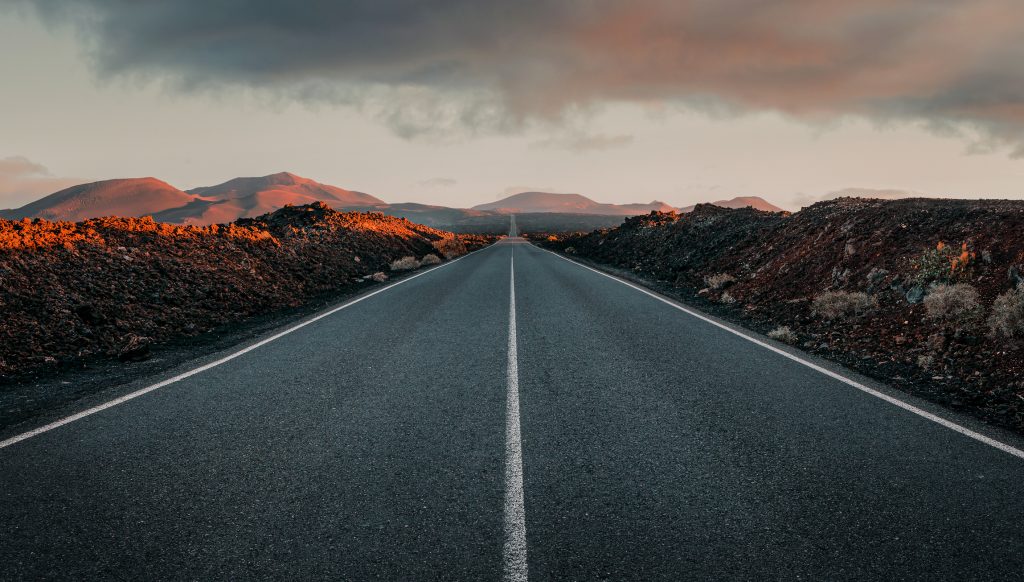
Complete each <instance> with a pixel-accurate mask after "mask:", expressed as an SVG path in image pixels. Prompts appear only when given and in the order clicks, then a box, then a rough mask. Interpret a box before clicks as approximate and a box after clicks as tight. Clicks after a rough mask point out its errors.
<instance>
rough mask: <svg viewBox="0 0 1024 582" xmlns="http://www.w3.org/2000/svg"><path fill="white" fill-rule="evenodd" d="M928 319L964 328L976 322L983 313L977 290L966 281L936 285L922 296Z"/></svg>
mask: <svg viewBox="0 0 1024 582" xmlns="http://www.w3.org/2000/svg"><path fill="white" fill-rule="evenodd" d="M924 308H925V310H926V311H927V313H928V319H931V320H934V321H937V322H939V323H940V324H941V325H943V326H944V327H948V328H952V329H966V328H969V327H971V326H973V325H974V324H976V323H977V322H978V321H979V320H980V319H981V317H982V315H984V311H985V310H984V309H983V308H982V307H981V302H979V301H978V290H977V289H975V288H974V287H973V286H971V285H969V284H967V283H956V284H954V285H937V286H935V287H934V288H933V289H932V290H931V292H930V293H928V295H927V296H926V297H925V298H924Z"/></svg>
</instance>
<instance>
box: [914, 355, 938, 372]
mask: <svg viewBox="0 0 1024 582" xmlns="http://www.w3.org/2000/svg"><path fill="white" fill-rule="evenodd" d="M934 365H935V356H930V355H923V356H918V357H917V367H918V368H921V369H922V370H930V369H931V368H932V366H934Z"/></svg>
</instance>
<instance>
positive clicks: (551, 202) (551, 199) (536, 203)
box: [472, 192, 675, 216]
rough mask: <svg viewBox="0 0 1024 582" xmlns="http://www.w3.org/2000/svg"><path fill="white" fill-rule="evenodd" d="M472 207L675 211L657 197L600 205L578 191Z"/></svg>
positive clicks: (522, 210)
mask: <svg viewBox="0 0 1024 582" xmlns="http://www.w3.org/2000/svg"><path fill="white" fill-rule="evenodd" d="M472 210H491V211H495V212H501V213H504V214H511V213H528V212H559V213H564V214H601V215H611V216H631V215H634V214H647V213H648V212H650V211H652V210H660V211H663V212H664V211H669V210H675V208H674V207H672V206H669V205H668V204H665V203H664V202H659V201H657V200H655V201H654V202H651V203H650V204H602V203H600V202H595V201H593V200H591V199H590V198H587V197H586V196H582V195H580V194H555V193H552V192H520V193H519V194H513V195H512V196H509V197H507V198H502V199H501V200H497V201H495V202H489V203H487V204H478V205H476V206H474V207H473V208H472Z"/></svg>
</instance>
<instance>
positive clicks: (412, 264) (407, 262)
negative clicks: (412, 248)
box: [391, 257, 420, 271]
mask: <svg viewBox="0 0 1024 582" xmlns="http://www.w3.org/2000/svg"><path fill="white" fill-rule="evenodd" d="M419 267H420V262H419V261H417V260H416V257H402V258H401V259H398V260H397V261H391V270H392V271H411V270H413V269H418V268H419Z"/></svg>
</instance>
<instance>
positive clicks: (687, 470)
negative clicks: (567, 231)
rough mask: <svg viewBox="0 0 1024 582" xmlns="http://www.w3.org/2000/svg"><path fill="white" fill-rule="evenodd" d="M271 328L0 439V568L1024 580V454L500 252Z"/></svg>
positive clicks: (556, 269) (539, 259) (292, 574)
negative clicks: (127, 394)
mask: <svg viewBox="0 0 1024 582" xmlns="http://www.w3.org/2000/svg"><path fill="white" fill-rule="evenodd" d="M282 332H284V333H283V334H282V335H276V336H275V335H271V336H268V337H267V338H266V339H265V340H264V343H261V344H259V345H257V346H256V347H255V348H253V349H249V350H248V351H245V352H244V353H238V352H237V350H238V349H242V348H246V347H247V346H239V347H238V348H236V351H228V352H224V353H220V354H211V355H210V357H209V358H208V359H207V360H204V361H202V362H198V363H195V364H193V365H192V366H189V367H183V368H181V369H179V370H175V371H173V372H171V373H169V374H168V375H167V376H165V377H160V378H153V379H150V380H149V381H147V382H141V383H140V384H139V385H138V387H137V388H139V389H142V390H148V391H146V392H145V393H139V394H133V395H132V396H137V397H132V398H130V399H127V400H124V401H115V402H112V403H111V405H110V406H107V407H105V408H104V409H102V410H96V411H88V413H87V414H85V415H83V416H81V417H77V418H72V419H69V420H70V421H69V422H66V423H63V424H61V425H59V426H50V427H42V429H41V430H40V431H37V432H33V433H29V434H22V435H21V436H17V435H5V437H15V438H14V439H11V438H8V440H6V441H3V443H2V447H0V579H4V580H6V579H41V578H50V579H108V578H114V579H147V580H152V579H182V580H211V579H252V578H259V579H266V578H271V579H327V578H331V579H343V580H371V579H380V580H428V579H466V580H501V579H506V580H527V579H533V580H556V579H575V580H593V579H613V580H685V579H696V580H707V579H740V580H744V579H746V580H763V579H790V580H793V579H807V580H840V579H876V580H895V579H920V580H937V579H948V580H965V579H971V580H990V579H991V580H999V579H1005V580H1010V579H1019V578H1020V576H1021V573H1022V572H1024V494H1022V493H1024V459H1022V458H1020V457H1019V456H1018V453H1019V450H1018V449H1014V448H1012V447H1008V446H1003V447H1002V448H1000V445H999V443H997V442H983V441H982V440H978V438H975V437H977V435H974V434H963V432H962V431H961V432H958V428H957V426H955V425H952V426H951V425H943V424H941V423H939V422H936V419H933V418H928V417H926V416H922V414H920V411H916V410H908V409H906V408H901V407H900V406H898V405H897V404H894V403H893V402H890V401H886V400H884V399H883V398H879V397H878V396H879V395H877V394H871V393H868V392H865V391H864V390H861V389H858V388H857V387H855V386H852V385H851V384H850V383H848V382H845V381H843V379H841V378H837V377H834V376H830V375H827V374H826V373H823V371H822V370H818V369H815V368H813V367H809V366H808V365H806V364H805V363H802V362H800V361H796V360H794V359H791V358H787V357H785V356H784V355H782V354H780V353H777V352H776V351H772V350H771V349H768V348H766V347H765V346H763V345H759V344H757V343H754V342H752V341H750V340H749V339H747V338H744V337H741V336H740V335H737V334H736V333H732V332H730V331H729V330H728V329H723V328H722V327H719V326H716V325H714V324H712V323H710V322H708V321H705V320H702V319H700V318H698V317H695V316H694V315H692V314H688V313H686V312H684V311H682V310H680V309H679V308H678V307H677V306H675V305H673V304H671V302H667V301H664V300H659V299H658V298H656V297H652V296H651V295H649V294H646V293H644V292H641V291H640V290H637V289H635V288H633V287H630V286H628V285H625V284H623V283H622V282H620V281H617V280H614V279H612V278H610V277H608V276H605V275H602V274H600V273H596V272H594V271H592V270H589V269H587V268H585V267H583V266H580V265H577V264H575V263H572V262H570V261H567V260H565V259H563V258H560V257H558V256H556V255H553V254H551V253H548V252H546V251H543V250H540V249H538V248H536V247H533V246H531V245H529V244H525V243H524V242H523V241H522V240H521V239H515V238H511V239H508V240H505V241H503V242H501V243H499V244H497V245H494V246H492V247H489V248H487V249H484V250H481V251H478V252H476V253H473V254H471V255H469V256H466V257H464V258H462V259H460V260H458V261H455V262H453V263H449V264H445V265H442V266H440V267H439V268H436V269H432V270H429V271H424V272H421V273H419V274H417V275H416V276H415V277H413V278H409V279H405V280H402V281H400V282H398V284H396V285H394V286H392V287H388V288H385V289H383V290H380V289H379V288H378V289H377V290H375V291H374V292H373V294H371V295H364V296H363V297H362V298H360V299H359V300H358V301H357V302H354V303H351V304H349V305H348V306H347V307H344V308H341V309H337V310H335V311H333V312H331V313H325V314H322V316H320V318H319V319H316V320H315V321H310V322H308V324H306V325H304V326H302V327H300V328H296V329H292V328H288V329H284V330H282ZM249 347H251V346H249ZM200 365H205V367H204V368H201V369H198V370H196V368H197V367H198V366H200ZM843 374H845V373H843ZM168 380H172V381H170V382H167V381H168ZM118 394H121V392H118ZM112 398H113V396H112ZM943 416H944V417H945V418H949V419H952V420H953V421H954V422H956V423H959V422H960V421H959V420H957V419H956V417H954V416H951V415H950V414H948V413H943ZM1006 442H1009V441H1006ZM1011 445H1012V443H1011ZM1012 446H1017V445H1012Z"/></svg>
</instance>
